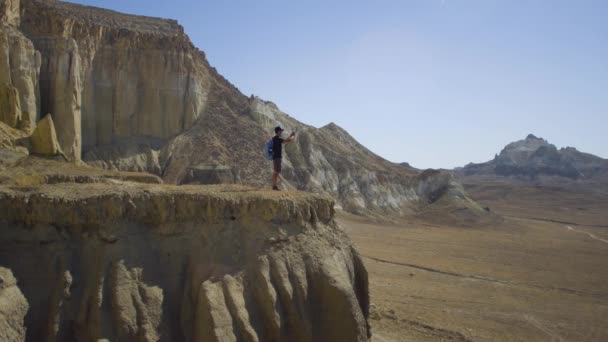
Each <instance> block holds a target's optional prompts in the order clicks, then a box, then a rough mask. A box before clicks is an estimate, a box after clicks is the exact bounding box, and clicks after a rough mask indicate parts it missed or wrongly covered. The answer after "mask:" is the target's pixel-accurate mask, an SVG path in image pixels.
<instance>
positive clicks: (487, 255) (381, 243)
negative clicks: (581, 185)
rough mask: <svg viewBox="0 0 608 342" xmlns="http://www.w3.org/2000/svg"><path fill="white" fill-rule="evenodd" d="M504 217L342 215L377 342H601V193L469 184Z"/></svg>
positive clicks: (604, 240) (606, 280) (605, 212)
mask: <svg viewBox="0 0 608 342" xmlns="http://www.w3.org/2000/svg"><path fill="white" fill-rule="evenodd" d="M467 191H469V193H470V194H471V196H472V197H473V198H474V199H476V200H477V201H479V202H480V203H481V204H482V205H484V206H488V207H489V208H490V210H491V211H492V212H493V213H496V214H499V215H500V216H501V217H499V218H497V219H496V220H494V221H493V222H492V223H484V224H473V225H471V224H467V225H462V224H460V225H459V224H457V223H454V224H451V223H450V222H449V221H447V220H442V218H441V215H439V214H438V216H437V217H436V218H435V219H434V220H433V221H432V222H430V221H429V220H428V219H426V220H420V219H416V218H412V219H411V220H409V221H407V220H404V221H403V222H400V223H378V222H373V221H370V220H365V219H362V218H359V217H355V216H351V215H348V214H344V213H341V214H340V216H339V221H340V223H341V224H342V226H343V227H344V228H345V229H346V230H347V232H348V233H349V235H350V236H351V238H352V239H353V241H354V242H355V244H356V246H357V247H358V249H359V251H360V252H361V254H362V255H363V256H364V261H365V263H366V266H367V268H368V271H369V279H370V292H371V301H372V303H373V305H374V306H373V307H372V320H371V324H372V328H373V333H374V336H373V340H374V341H608V195H607V194H605V193H603V192H601V191H595V192H585V193H577V192H573V191H566V190H563V189H555V188H543V187H532V186H524V185H520V186H509V185H508V184H490V183H486V184H477V185H475V186H471V185H468V186H467Z"/></svg>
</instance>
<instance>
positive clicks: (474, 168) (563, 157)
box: [454, 134, 608, 179]
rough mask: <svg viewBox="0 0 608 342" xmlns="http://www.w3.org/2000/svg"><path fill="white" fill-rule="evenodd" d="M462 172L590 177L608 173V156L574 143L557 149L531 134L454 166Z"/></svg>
mask: <svg viewBox="0 0 608 342" xmlns="http://www.w3.org/2000/svg"><path fill="white" fill-rule="evenodd" d="M454 171H455V172H456V173H457V174H460V175H463V176H474V175H496V176H515V177H524V178H532V179H534V178H537V177H539V176H558V177H565V178H569V179H591V178H595V177H598V176H602V177H606V176H608V159H603V158H600V157H597V156H594V155H592V154H589V153H583V152H580V151H578V150H577V149H576V148H574V147H565V148H561V149H557V147H555V145H553V144H550V143H549V142H548V141H546V140H545V139H542V138H538V137H536V136H534V135H532V134H530V135H528V136H527V137H526V139H524V140H519V141H516V142H512V143H510V144H508V145H507V146H505V148H504V149H503V150H502V151H500V153H499V154H497V155H496V156H495V157H494V160H491V161H488V162H485V163H479V164H474V163H470V164H468V165H466V166H465V167H462V168H457V169H455V170H454Z"/></svg>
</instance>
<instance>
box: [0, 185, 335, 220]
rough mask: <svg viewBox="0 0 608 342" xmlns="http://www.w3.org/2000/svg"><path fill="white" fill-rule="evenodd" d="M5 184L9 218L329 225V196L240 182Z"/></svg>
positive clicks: (3, 200) (1, 194) (3, 202)
mask: <svg viewBox="0 0 608 342" xmlns="http://www.w3.org/2000/svg"><path fill="white" fill-rule="evenodd" d="M112 182H113V183H114V184H111V183H89V184H78V183H59V184H42V185H37V186H34V187H31V186H1V185H0V213H1V215H0V216H1V217H3V218H4V219H5V220H7V221H9V222H17V223H24V224H27V225H35V224H54V225H71V226H74V225H83V226H84V225H87V226H90V225H93V226H95V225H100V226H101V225H105V224H108V223H117V222H129V223H141V224H147V225H154V226H157V225H163V224H169V223H181V222H183V223H185V222H197V223H209V224H213V223H220V222H226V221H239V222H254V221H257V222H260V221H262V222H270V223H275V224H290V223H296V224H300V225H302V224H304V225H306V224H316V223H323V224H329V223H331V222H332V221H333V217H334V201H333V199H331V198H330V197H329V196H323V195H315V194H310V193H304V192H298V191H289V192H280V193H277V192H273V191H271V190H260V189H256V188H252V187H245V186H237V185H232V186H231V185H204V186H201V185H182V186H175V185H166V184H141V183H135V182H122V181H112Z"/></svg>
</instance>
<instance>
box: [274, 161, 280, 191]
mask: <svg viewBox="0 0 608 342" xmlns="http://www.w3.org/2000/svg"><path fill="white" fill-rule="evenodd" d="M280 173H281V159H275V160H273V161H272V189H273V190H279V174H280Z"/></svg>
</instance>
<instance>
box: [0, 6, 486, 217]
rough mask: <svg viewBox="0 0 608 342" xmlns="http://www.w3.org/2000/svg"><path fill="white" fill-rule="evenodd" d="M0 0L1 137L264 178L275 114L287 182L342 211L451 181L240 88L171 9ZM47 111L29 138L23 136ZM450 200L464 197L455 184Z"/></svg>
mask: <svg viewBox="0 0 608 342" xmlns="http://www.w3.org/2000/svg"><path fill="white" fill-rule="evenodd" d="M2 4H3V5H2V6H3V7H2V9H3V13H4V14H3V19H2V29H1V30H2V32H1V34H0V37H4V38H3V39H2V40H0V45H2V48H3V51H5V54H4V56H5V57H3V59H2V60H0V71H2V73H0V74H2V75H3V77H4V78H5V79H0V85H1V84H4V85H3V87H4V88H3V89H4V91H3V92H0V97H1V99H0V103H1V104H2V106H4V108H6V110H4V111H3V114H2V116H0V120H1V121H2V122H4V124H5V125H4V126H3V128H2V130H0V139H4V140H2V141H4V145H7V146H13V147H14V148H26V149H28V150H29V151H30V152H32V153H38V154H40V153H43V154H57V155H63V156H64V158H65V159H67V160H70V161H79V160H83V161H85V162H86V163H88V164H89V165H92V166H96V167H101V168H105V169H113V170H122V171H139V172H148V173H152V174H155V175H157V176H159V177H161V178H162V179H163V180H164V181H165V182H166V183H173V184H210V183H234V184H244V185H249V186H268V184H269V182H270V181H269V180H270V176H271V166H270V163H269V162H267V161H266V160H265V159H264V158H263V156H262V150H263V146H264V143H265V142H266V141H267V140H268V139H269V138H270V136H271V135H272V134H271V132H272V128H273V127H274V126H276V125H277V124H281V125H284V126H286V127H287V128H288V130H297V132H298V135H297V139H296V142H295V143H294V144H291V145H289V146H287V148H286V158H285V160H284V164H285V165H284V180H285V185H286V187H287V188H291V189H299V190H305V191H312V192H317V193H324V194H329V195H331V196H332V197H333V198H335V199H336V200H337V202H338V204H339V205H340V206H342V207H343V208H345V209H347V210H350V211H353V212H360V213H368V212H376V213H378V212H381V213H384V212H390V213H397V214H403V213H407V212H411V211H412V210H415V209H416V208H417V207H418V206H420V205H426V204H429V203H430V202H432V201H431V200H430V198H429V197H427V195H428V194H427V193H424V192H420V191H419V190H421V189H425V188H427V186H426V185H425V184H427V183H429V182H430V183H434V182H437V184H439V185H440V186H442V187H446V189H445V190H446V191H443V193H446V194H447V193H454V191H452V190H458V188H455V189H452V190H450V189H447V187H450V186H451V185H452V184H454V182H452V181H447V182H446V179H445V177H443V176H441V177H430V178H424V179H422V178H420V177H419V176H418V175H417V173H416V172H414V171H413V170H411V169H409V168H405V167H402V166H400V165H398V164H395V163H391V162H389V161H387V160H385V159H383V158H381V157H379V156H378V155H376V154H374V153H372V152H371V151H369V150H368V149H366V148H365V147H364V146H362V145H361V144H359V143H358V142H357V141H356V140H355V139H353V138H352V137H351V136H350V135H349V134H348V133H347V132H346V131H344V130H343V129H342V128H340V127H338V126H337V125H335V124H329V125H327V126H324V127H321V128H315V127H311V126H308V125H306V124H303V123H301V122H299V121H297V120H296V119H294V118H292V117H290V116H289V115H287V114H285V113H283V112H282V111H281V110H279V108H278V107H277V106H276V105H275V104H273V103H272V102H269V101H264V100H262V99H260V98H257V97H255V96H250V97H247V96H244V95H243V94H242V93H241V92H240V91H239V90H238V89H237V88H236V87H234V86H233V85H232V84H230V83H229V82H228V81H227V80H226V79H224V78H223V77H222V76H221V75H220V74H219V73H218V72H217V71H216V70H215V69H214V68H213V67H211V66H210V65H209V63H208V62H207V60H206V58H205V55H204V53H203V52H201V51H200V50H198V49H197V48H196V47H194V46H193V45H192V43H191V42H190V40H189V38H188V36H187V35H186V34H185V33H184V30H183V28H182V27H181V26H180V25H179V24H178V23H177V22H176V21H174V20H165V19H157V18H148V17H141V16H132V15H126V14H121V13H116V12H113V11H108V10H104V9H99V8H92V7H86V6H80V5H75V4H69V3H63V2H60V1H54V0H21V1H19V0H2ZM9 76H10V77H9ZM0 77H2V76H0ZM17 100H18V101H17ZM47 113H50V114H51V118H50V119H47V120H46V121H45V124H44V125H43V127H42V128H41V129H40V130H41V131H42V132H38V136H39V138H38V139H33V138H28V137H29V136H30V135H31V134H32V132H33V131H34V129H35V128H36V125H37V122H38V121H40V120H41V119H43V118H44V117H45V116H46V114H47ZM49 122H51V123H52V125H51V124H49ZM7 126H8V127H7ZM11 129H14V130H13V131H11ZM15 130H16V131H15ZM5 131H6V132H5ZM19 132H21V133H19ZM9 133H10V134H9ZM53 134H54V135H53ZM40 136H42V139H40ZM3 137H4V138H3ZM45 137H48V139H47V138H45ZM53 137H56V143H53V144H54V145H52V146H51V147H48V145H49V144H50V142H53V141H55V140H53V139H52V138H53ZM41 140H44V141H47V143H46V144H40V143H39V142H40V141H41ZM36 142H38V143H36ZM22 151H23V149H22ZM433 186H436V184H434V185H433ZM448 190H450V191H448ZM460 199H465V200H464V201H460ZM454 200H455V201H456V203H457V205H463V206H469V205H470V204H471V203H472V202H471V201H470V200H466V194H464V193H460V194H459V195H458V196H457V197H455V198H454ZM471 208H472V209H474V210H475V209H478V208H477V207H475V206H472V207H471Z"/></svg>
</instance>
